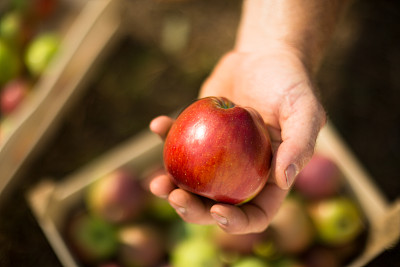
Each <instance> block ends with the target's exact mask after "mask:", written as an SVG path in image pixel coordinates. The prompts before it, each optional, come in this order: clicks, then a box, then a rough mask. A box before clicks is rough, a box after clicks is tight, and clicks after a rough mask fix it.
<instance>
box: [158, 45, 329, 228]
mask: <svg viewBox="0 0 400 267" xmlns="http://www.w3.org/2000/svg"><path fill="white" fill-rule="evenodd" d="M205 96H224V97H227V98H228V99H230V100H232V101H233V102H234V103H236V104H238V105H242V106H251V107H253V108H255V109H256V110H257V111H259V113H260V114H261V115H262V117H263V118H264V121H265V123H266V125H267V128H268V130H269V133H270V136H271V139H272V142H273V150H274V157H273V165H272V172H271V178H270V182H269V183H267V185H266V186H265V187H264V189H263V190H262V191H261V192H260V193H259V194H258V195H257V197H256V198H254V199H253V200H252V201H250V202H248V203H246V204H244V205H241V206H232V205H227V204H221V203H214V202H212V201H208V200H205V199H204V198H200V197H198V196H195V195H193V194H191V193H189V192H186V191H184V190H182V189H179V188H176V186H175V185H174V184H173V183H172V182H171V180H170V178H169V177H168V174H165V175H161V176H158V177H156V178H155V179H154V180H153V181H152V183H151V185H150V186H151V190H152V192H153V193H154V194H155V195H158V196H160V197H164V198H167V199H168V201H169V202H170V204H171V205H172V206H173V207H174V208H175V209H176V210H177V212H178V213H179V215H180V216H181V217H182V218H183V219H184V220H185V221H187V222H192V223H198V224H210V223H215V222H216V223H217V224H218V225H219V226H220V227H221V228H223V229H224V230H225V231H227V232H229V233H235V234H244V233H250V232H260V231H263V230H264V229H265V228H266V227H267V226H268V224H269V222H270V221H271V219H272V218H273V216H274V215H275V214H276V212H277V210H278V208H279V207H280V205H281V203H282V201H283V200H284V198H285V196H286V195H287V193H288V190H289V188H290V186H291V185H292V184H293V182H294V178H295V176H296V174H297V173H298V172H299V171H300V170H301V169H302V168H303V166H304V165H305V164H306V163H307V162H308V160H309V159H310V158H311V156H312V154H313V151H314V146H315V140H316V138H317V135H318V132H319V130H320V129H321V127H322V126H323V125H324V123H325V118H326V117H325V112H324V110H323V108H322V106H321V105H320V103H319V101H318V98H317V97H316V95H315V89H314V87H313V84H312V81H311V79H310V77H309V74H308V72H307V69H306V67H305V66H304V64H303V63H302V61H301V60H300V59H299V58H298V57H297V55H296V54H295V53H292V52H291V51H289V50H283V49H281V50H270V51H269V52H268V53H262V54H259V53H254V54H252V53H239V52H231V53H229V54H227V55H226V56H225V57H224V58H222V59H221V61H220V63H219V64H218V65H217V66H216V68H215V70H214V72H213V73H212V74H211V76H210V77H209V78H208V80H207V81H206V82H205V83H204V85H203V87H202V89H201V92H200V95H199V97H205ZM172 123H173V121H172V119H171V118H168V117H165V116H162V117H158V118H156V119H154V120H153V121H152V123H151V125H150V128H151V130H152V131H153V132H155V133H157V134H159V135H160V136H161V137H162V138H164V137H165V136H166V134H167V132H168V130H169V128H170V126H171V125H172Z"/></svg>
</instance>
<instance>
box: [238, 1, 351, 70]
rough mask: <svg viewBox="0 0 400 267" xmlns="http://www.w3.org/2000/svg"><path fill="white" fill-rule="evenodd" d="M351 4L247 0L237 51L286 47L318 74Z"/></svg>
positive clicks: (344, 2) (244, 4)
mask: <svg viewBox="0 0 400 267" xmlns="http://www.w3.org/2000/svg"><path fill="white" fill-rule="evenodd" d="M347 2H349V0H244V2H243V11H242V18H241V22H240V25H239V31H238V35H237V41H236V47H235V49H236V50H237V51H240V52H254V51H257V52H263V51H266V50H268V49H271V48H281V47H286V48H289V49H292V50H293V51H294V52H296V53H298V55H299V56H300V57H301V59H302V61H303V62H304V64H305V65H306V66H307V68H309V69H310V71H311V72H315V71H316V70H317V69H318V66H319V63H320V61H321V58H322V56H323V52H324V50H325V48H326V46H327V44H328V42H329V40H330V38H331V36H332V33H333V31H334V29H335V25H336V23H337V21H338V18H339V16H340V14H341V12H342V10H343V9H344V8H345V6H346V5H347Z"/></svg>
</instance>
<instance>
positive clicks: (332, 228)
mask: <svg viewBox="0 0 400 267" xmlns="http://www.w3.org/2000/svg"><path fill="white" fill-rule="evenodd" d="M308 210H309V214H310V216H311V219H312V221H313V223H314V225H315V228H316V231H317V236H318V238H319V239H320V240H321V241H322V242H323V243H325V244H328V245H343V244H346V243H349V242H351V241H353V240H354V239H355V238H356V237H357V236H358V235H359V234H360V233H361V232H362V231H363V229H364V225H363V219H362V214H361V212H360V210H359V208H358V207H357V205H356V204H355V203H354V201H352V200H351V199H350V198H348V197H344V196H338V197H333V198H329V199H325V200H320V201H316V202H313V203H311V204H310V205H309V209H308Z"/></svg>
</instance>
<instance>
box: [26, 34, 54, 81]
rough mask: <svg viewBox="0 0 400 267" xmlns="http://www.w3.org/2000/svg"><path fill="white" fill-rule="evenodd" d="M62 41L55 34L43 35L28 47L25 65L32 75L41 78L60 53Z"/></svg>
mask: <svg viewBox="0 0 400 267" xmlns="http://www.w3.org/2000/svg"><path fill="white" fill-rule="evenodd" d="M59 44H60V39H59V37H58V35H56V34H54V33H42V34H40V35H38V36H36V37H35V38H34V39H33V40H32V41H31V42H30V43H29V45H28V47H27V50H26V53H25V65H26V66H27V68H28V70H29V71H30V73H31V74H32V75H34V76H39V75H40V74H42V73H43V72H44V70H45V69H46V67H47V66H48V64H49V63H50V62H51V60H52V59H53V57H54V56H55V54H56V53H57V51H58V48H59Z"/></svg>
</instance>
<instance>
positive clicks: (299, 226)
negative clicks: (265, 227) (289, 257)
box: [270, 197, 315, 254]
mask: <svg viewBox="0 0 400 267" xmlns="http://www.w3.org/2000/svg"><path fill="white" fill-rule="evenodd" d="M270 227H271V229H273V230H274V232H275V234H276V244H277V247H278V249H279V250H280V251H281V252H284V253H290V254H299V253H301V252H304V251H305V250H306V249H307V248H308V247H309V246H310V244H311V243H312V242H313V240H314V236H315V235H314V228H313V225H312V222H311V219H310V218H309V217H308V214H307V211H306V208H305V207H304V206H303V204H302V203H301V202H300V201H299V200H297V199H296V198H294V197H288V198H287V199H286V200H285V201H284V202H283V204H282V205H281V207H280V208H279V210H278V213H277V214H276V215H275V217H274V218H273V219H272V221H271V224H270Z"/></svg>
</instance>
